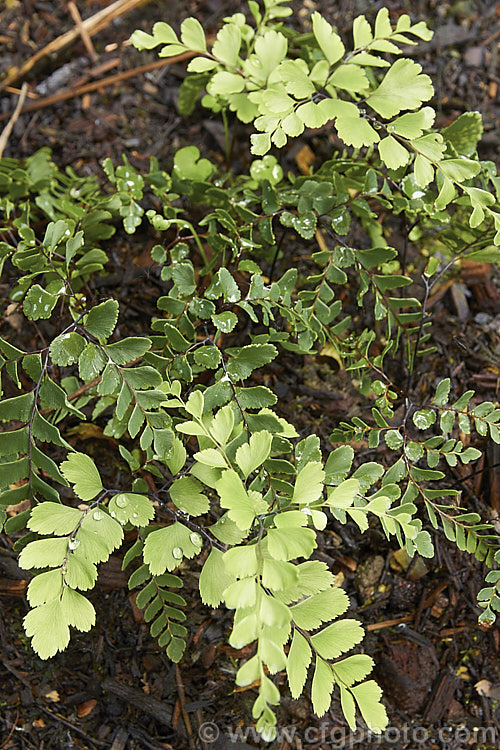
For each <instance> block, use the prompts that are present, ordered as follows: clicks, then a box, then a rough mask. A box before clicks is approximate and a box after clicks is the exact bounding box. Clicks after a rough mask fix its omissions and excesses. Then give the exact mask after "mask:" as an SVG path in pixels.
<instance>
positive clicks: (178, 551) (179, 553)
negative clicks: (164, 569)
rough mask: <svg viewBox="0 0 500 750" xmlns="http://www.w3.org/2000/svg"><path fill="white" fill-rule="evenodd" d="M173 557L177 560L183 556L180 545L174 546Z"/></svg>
mask: <svg viewBox="0 0 500 750" xmlns="http://www.w3.org/2000/svg"><path fill="white" fill-rule="evenodd" d="M172 557H174V558H175V559H176V560H180V559H181V558H182V550H181V548H180V547H174V548H173V550H172Z"/></svg>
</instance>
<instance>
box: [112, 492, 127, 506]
mask: <svg viewBox="0 0 500 750" xmlns="http://www.w3.org/2000/svg"><path fill="white" fill-rule="evenodd" d="M115 503H116V504H117V505H118V507H119V508H126V507H127V505H128V499H127V498H126V497H125V495H118V497H117V498H115Z"/></svg>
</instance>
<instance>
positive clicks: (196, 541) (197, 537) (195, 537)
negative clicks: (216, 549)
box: [189, 533, 201, 546]
mask: <svg viewBox="0 0 500 750" xmlns="http://www.w3.org/2000/svg"><path fill="white" fill-rule="evenodd" d="M189 538H190V540H191V543H192V544H195V545H196V546H198V545H200V544H201V536H200V535H199V534H194V533H193V534H191V536H190V537H189Z"/></svg>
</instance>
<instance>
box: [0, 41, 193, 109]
mask: <svg viewBox="0 0 500 750" xmlns="http://www.w3.org/2000/svg"><path fill="white" fill-rule="evenodd" d="M195 54H196V52H184V53H183V54H182V55H177V56H176V57H169V58H167V59H164V60H157V61H156V62H152V63H148V64H146V65H139V67H138V68H133V69H132V70H125V71H124V72H123V73H116V75H113V76H108V77H107V78H100V79H99V80H98V81H92V82H91V83H86V84H85V85H83V86H77V87H76V88H74V89H69V90H68V91H59V92H58V93H57V94H51V96H46V97H44V98H43V99H37V100H36V101H33V102H30V103H29V104H28V105H27V106H26V107H25V108H24V109H23V111H22V114H24V113H25V112H33V111H34V110H36V109H43V108H44V107H49V106H50V105H51V104H57V103H58V102H62V101H64V100H65V99H72V98H73V97H75V96H81V95H82V94H87V93H89V92H91V91H96V90H97V89H100V88H102V87H103V86H111V85H112V84H113V83H119V82H120V81H125V80H126V79H127V78H134V77H135V76H138V75H141V74H142V73H147V72H149V71H150V70H156V69H157V68H162V67H163V66H164V65H172V64H173V63H176V62H181V61H182V60H189V58H190V57H193V56H194V55H195ZM8 117H10V112H7V113H5V114H0V120H6V119H7V118H8Z"/></svg>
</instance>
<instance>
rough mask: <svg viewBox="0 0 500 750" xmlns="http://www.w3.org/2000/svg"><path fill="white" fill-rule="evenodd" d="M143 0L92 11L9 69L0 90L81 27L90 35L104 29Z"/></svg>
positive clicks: (63, 44) (122, 0)
mask: <svg viewBox="0 0 500 750" xmlns="http://www.w3.org/2000/svg"><path fill="white" fill-rule="evenodd" d="M144 2H147V0H116V2H114V3H112V4H111V5H110V6H109V7H107V8H103V9H102V10H100V11H99V12H98V13H94V15H93V16H90V18H86V19H85V20H84V21H82V23H81V26H76V27H75V28H73V29H70V30H69V31H67V32H66V33H65V34H61V36H58V37H57V38H56V39H53V40H52V41H51V42H49V44H47V45H46V46H45V47H43V48H42V49H40V50H38V52H36V53H35V54H34V55H33V56H32V57H30V58H29V60H26V62H25V63H23V65H21V67H20V68H14V69H13V70H11V72H10V73H9V74H8V75H7V77H6V78H4V79H3V81H1V82H0V91H2V90H3V89H5V88H6V87H7V86H9V85H10V84H11V83H12V82H13V81H17V80H18V79H19V78H22V77H23V76H24V75H26V73H28V72H29V71H30V70H31V69H32V67H33V66H34V65H35V63H37V62H38V60H41V58H42V57H45V56H46V55H50V54H52V53H53V52H57V51H58V50H60V49H62V48H63V47H66V45H67V44H70V42H72V41H73V40H74V39H76V37H78V36H80V35H81V29H83V30H84V32H85V33H86V34H88V36H89V37H91V36H93V35H94V34H96V33H97V32H98V31H101V29H104V28H105V27H106V26H107V25H108V24H109V23H111V21H112V20H113V19H114V18H119V16H123V15H124V14H125V13H128V11H129V10H132V9H133V8H136V7H137V6H138V5H141V4H142V3H144Z"/></svg>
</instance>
